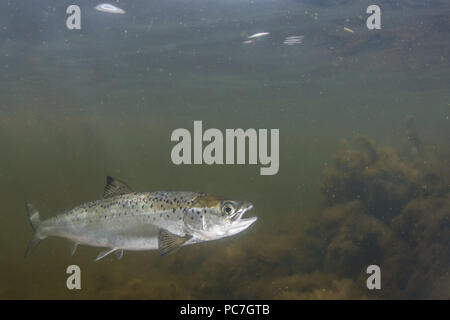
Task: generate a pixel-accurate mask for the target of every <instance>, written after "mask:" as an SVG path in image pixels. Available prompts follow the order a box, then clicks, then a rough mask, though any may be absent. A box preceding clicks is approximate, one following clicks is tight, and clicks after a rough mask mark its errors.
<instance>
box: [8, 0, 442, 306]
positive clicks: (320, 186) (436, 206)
mask: <svg viewBox="0 0 450 320" xmlns="http://www.w3.org/2000/svg"><path fill="white" fill-rule="evenodd" d="M112 3H114V4H115V5H117V6H119V7H121V8H122V9H124V10H125V11H126V14H124V15H112V14H107V13H102V12H98V11H96V10H95V9H94V7H95V5H96V3H95V4H94V3H92V2H91V1H81V0H80V1H77V3H76V4H77V5H79V6H80V8H81V19H82V28H81V30H68V29H67V28H66V26H65V25H66V21H65V20H66V18H67V14H66V13H65V11H66V7H67V6H68V5H70V4H73V3H69V2H67V3H66V2H61V1H48V0H46V1H39V3H34V2H33V3H32V4H31V3H27V4H19V3H16V2H13V1H4V2H2V3H1V4H0V9H1V10H0V17H1V18H0V70H1V71H0V150H1V156H0V182H1V183H0V194H1V200H2V201H1V203H2V208H1V214H0V226H1V227H0V229H1V232H0V248H1V252H2V254H1V255H0V298H3V299H17V298H25V299H30V298H43V299H48V298H62V299H73V298H87V299H95V298H106V299H118V298H131V299H183V298H189V299H190V298H192V299H195V298H245V299H251V298H257V299H323V298H332V299H336V298H337V299H341V298H342V299H348V298H357V299H360V298H362V299H366V298H369V299H371V298H387V299H393V298H407V299H415V298H433V299H448V298H450V296H449V292H450V290H449V289H450V276H449V273H448V270H450V268H449V265H450V256H449V243H450V239H449V236H450V227H449V225H450V224H449V219H450V187H449V186H450V181H449V180H450V163H449V161H450V156H449V155H450V153H449V149H450V146H449V136H450V135H449V133H450V126H449V123H450V122H449V121H450V120H449V116H450V94H449V90H448V88H449V84H450V73H449V71H450V65H449V58H450V37H449V36H448V30H450V4H449V3H448V2H447V1H444V0H442V1H441V0H435V1H419V0H398V1H388V0H382V1H378V3H372V2H371V1H353V0H346V1H344V0H342V1H338V0H321V1H312V0H303V1H302V0H298V1H294V0H283V1H272V0H254V1H237V0H236V1H222V0H214V1H203V0H174V1H169V2H167V1H164V2H156V1H150V2H149V1H141V0H139V1H120V2H119V3H116V2H112ZM371 4H378V5H379V6H380V7H381V10H382V29H381V30H368V29H367V28H366V18H367V17H368V14H366V8H367V6H369V5H371ZM344 27H345V28H348V29H350V30H352V31H353V32H350V31H347V30H345V29H344ZM258 32H268V33H270V34H269V35H266V36H262V37H260V38H257V41H255V42H254V43H243V42H244V41H248V37H249V36H250V35H252V34H255V33H258ZM289 36H302V38H301V43H297V44H294V45H289V46H288V45H286V44H284V43H283V41H284V40H285V39H286V38H287V37H289ZM406 119H414V120H415V121H408V120H406ZM194 120H202V121H203V126H204V128H219V129H221V130H225V129H226V128H267V129H271V128H279V129H280V171H279V173H278V174H277V175H274V176H261V175H259V165H258V166H255V165H239V166H238V165H234V166H233V165H223V166H219V165H215V166H214V165H213V166H206V165H202V166H199V165H197V166H196V165H191V166H188V165H185V166H183V165H182V166H175V165H174V164H172V162H171V159H170V152H171V149H172V147H173V146H174V143H172V142H171V141H170V134H171V132H172V131H173V130H174V129H176V128H187V129H189V130H191V131H192V127H193V121H194ZM411 130H412V131H413V132H416V134H417V136H419V137H420V142H417V141H416V140H414V139H411V134H410V133H411ZM408 134H409V135H410V139H409V140H408ZM360 135H362V136H364V137H362V138H361V137H360V138H358V136H360ZM355 137H356V138H355ZM365 137H367V138H365ZM344 139H346V140H347V141H349V142H348V144H347V145H346V144H345V143H344V144H342V140H344ZM355 139H356V140H355ZM418 143H419V144H418ZM418 145H419V147H420V152H412V150H413V149H414V148H416V149H417V146H418ZM414 150H415V149H414ZM415 151H417V150H415ZM106 175H113V176H116V177H118V178H120V179H122V180H125V181H127V182H128V184H130V185H131V186H133V187H134V189H136V190H142V191H153V190H189V191H204V192H208V193H211V194H219V195H229V196H230V197H232V198H238V199H246V200H249V201H251V202H252V203H254V205H255V207H254V209H253V210H252V212H251V213H252V214H253V215H257V216H258V217H259V220H258V222H257V223H256V224H255V225H253V226H252V227H251V228H250V229H249V230H246V231H245V232H244V233H241V234H239V235H237V236H235V237H233V238H229V239H223V240H219V241H215V242H211V243H203V244H199V245H195V246H190V247H186V248H183V249H182V250H180V251H179V252H177V253H176V254H174V255H171V256H168V257H160V256H159V254H158V252H156V251H148V252H126V253H125V256H124V258H123V260H121V261H117V260H115V258H114V256H108V257H107V258H105V259H103V260H101V261H99V262H97V263H94V262H93V259H94V258H95V256H96V254H97V252H98V251H99V249H98V248H91V247H81V248H79V250H78V252H77V253H76V255H75V256H73V257H71V256H70V254H69V249H68V245H67V243H66V241H65V240H64V239H57V238H50V239H47V240H45V241H44V242H43V243H42V244H41V245H40V246H39V247H38V248H37V249H36V251H35V252H33V254H32V255H31V256H30V257H29V258H28V259H24V258H23V252H24V250H25V248H26V245H27V242H28V241H29V239H30V238H31V235H32V231H31V227H30V226H29V223H28V221H27V218H26V213H25V208H24V203H25V202H26V201H29V202H31V203H33V204H34V205H35V206H36V207H37V208H38V209H39V211H40V213H41V215H42V217H44V218H45V217H50V216H52V215H54V214H55V213H56V212H57V211H58V210H60V209H66V208H70V207H73V206H75V205H78V204H80V203H83V202H87V201H90V200H95V199H98V198H100V197H101V194H102V190H103V184H104V181H105V177H106ZM71 264H76V265H79V266H80V267H81V270H82V289H81V290H79V291H76V290H75V291H69V290H68V289H67V288H66V278H67V274H66V273H65V270H66V268H67V266H68V265H71ZM371 264H376V265H379V266H380V267H381V271H382V279H383V281H382V289H381V290H379V291H370V290H368V289H367V288H366V282H365V281H366V278H367V274H366V273H365V271H366V267H367V266H368V265H371Z"/></svg>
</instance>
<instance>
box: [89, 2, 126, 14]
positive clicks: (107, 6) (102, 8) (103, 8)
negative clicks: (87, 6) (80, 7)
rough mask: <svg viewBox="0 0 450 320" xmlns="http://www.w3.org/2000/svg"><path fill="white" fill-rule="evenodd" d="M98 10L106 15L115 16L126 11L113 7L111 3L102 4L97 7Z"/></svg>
mask: <svg viewBox="0 0 450 320" xmlns="http://www.w3.org/2000/svg"><path fill="white" fill-rule="evenodd" d="M95 9H96V10H98V11H101V12H106V13H114V14H124V13H125V10H122V9H120V8H118V7H116V6H113V5H112V4H109V3H101V4H99V5H98V6H96V7H95Z"/></svg>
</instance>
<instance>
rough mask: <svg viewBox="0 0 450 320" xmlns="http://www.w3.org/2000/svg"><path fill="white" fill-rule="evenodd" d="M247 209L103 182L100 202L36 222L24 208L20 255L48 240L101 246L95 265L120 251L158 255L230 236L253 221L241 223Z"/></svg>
mask: <svg viewBox="0 0 450 320" xmlns="http://www.w3.org/2000/svg"><path fill="white" fill-rule="evenodd" d="M252 207H253V206H252V205H251V204H250V203H248V202H239V201H233V200H226V199H224V198H220V197H214V196H209V195H206V194H203V193H196V192H165V191H158V192H131V190H130V189H129V187H128V186H127V185H126V184H125V183H123V182H121V181H120V180H117V179H114V178H111V177H108V178H107V185H106V187H105V193H104V199H102V200H97V201H93V202H89V203H86V204H83V205H80V206H78V207H75V208H73V209H71V210H68V211H65V212H63V213H61V214H59V215H57V216H55V217H53V218H50V219H47V220H44V221H42V222H41V221H40V219H39V213H38V212H37V210H36V209H35V208H34V207H33V206H32V205H30V204H27V211H28V215H29V219H30V222H31V225H32V227H33V229H34V230H35V234H34V237H33V239H32V240H31V242H30V244H29V247H28V249H27V252H26V256H27V255H28V254H29V253H30V252H31V250H32V249H33V248H34V247H35V246H36V245H37V244H38V243H39V241H40V240H43V239H45V238H46V237H49V236H56V237H62V238H66V239H68V240H70V241H71V242H72V244H73V248H72V253H74V252H75V250H76V247H77V246H78V245H79V244H81V245H89V246H95V247H105V248H107V249H106V250H104V251H102V252H101V253H100V254H99V256H98V257H97V259H96V260H99V259H101V258H103V257H104V256H106V255H107V254H109V253H111V252H116V254H117V256H118V257H119V258H121V257H122V255H123V250H156V249H158V250H159V251H160V253H161V254H162V255H165V254H168V253H171V252H173V251H175V250H176V249H178V248H179V247H181V246H185V245H190V244H194V243H198V242H203V241H210V240H216V239H220V238H223V237H228V236H232V235H234V234H236V233H239V232H241V231H243V230H245V229H247V228H248V227H249V226H250V225H251V224H253V223H254V222H255V221H256V220H257V218H256V217H253V218H249V219H243V218H242V216H243V214H244V213H245V212H246V211H248V210H250V209H251V208H252Z"/></svg>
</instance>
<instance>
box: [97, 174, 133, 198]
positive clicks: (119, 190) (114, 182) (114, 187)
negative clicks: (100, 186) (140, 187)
mask: <svg viewBox="0 0 450 320" xmlns="http://www.w3.org/2000/svg"><path fill="white" fill-rule="evenodd" d="M132 192H133V190H131V188H130V187H129V186H128V185H127V184H126V183H125V182H123V181H120V180H119V179H116V178H113V177H110V176H107V177H106V186H105V190H104V191H103V198H105V199H106V198H112V197H115V196H121V195H123V194H127V193H132Z"/></svg>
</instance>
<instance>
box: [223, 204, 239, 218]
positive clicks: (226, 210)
mask: <svg viewBox="0 0 450 320" xmlns="http://www.w3.org/2000/svg"><path fill="white" fill-rule="evenodd" d="M235 211H236V208H235V207H234V205H233V204H232V203H231V202H225V203H224V204H223V206H222V213H223V214H228V215H231V214H233V213H234V212H235Z"/></svg>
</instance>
